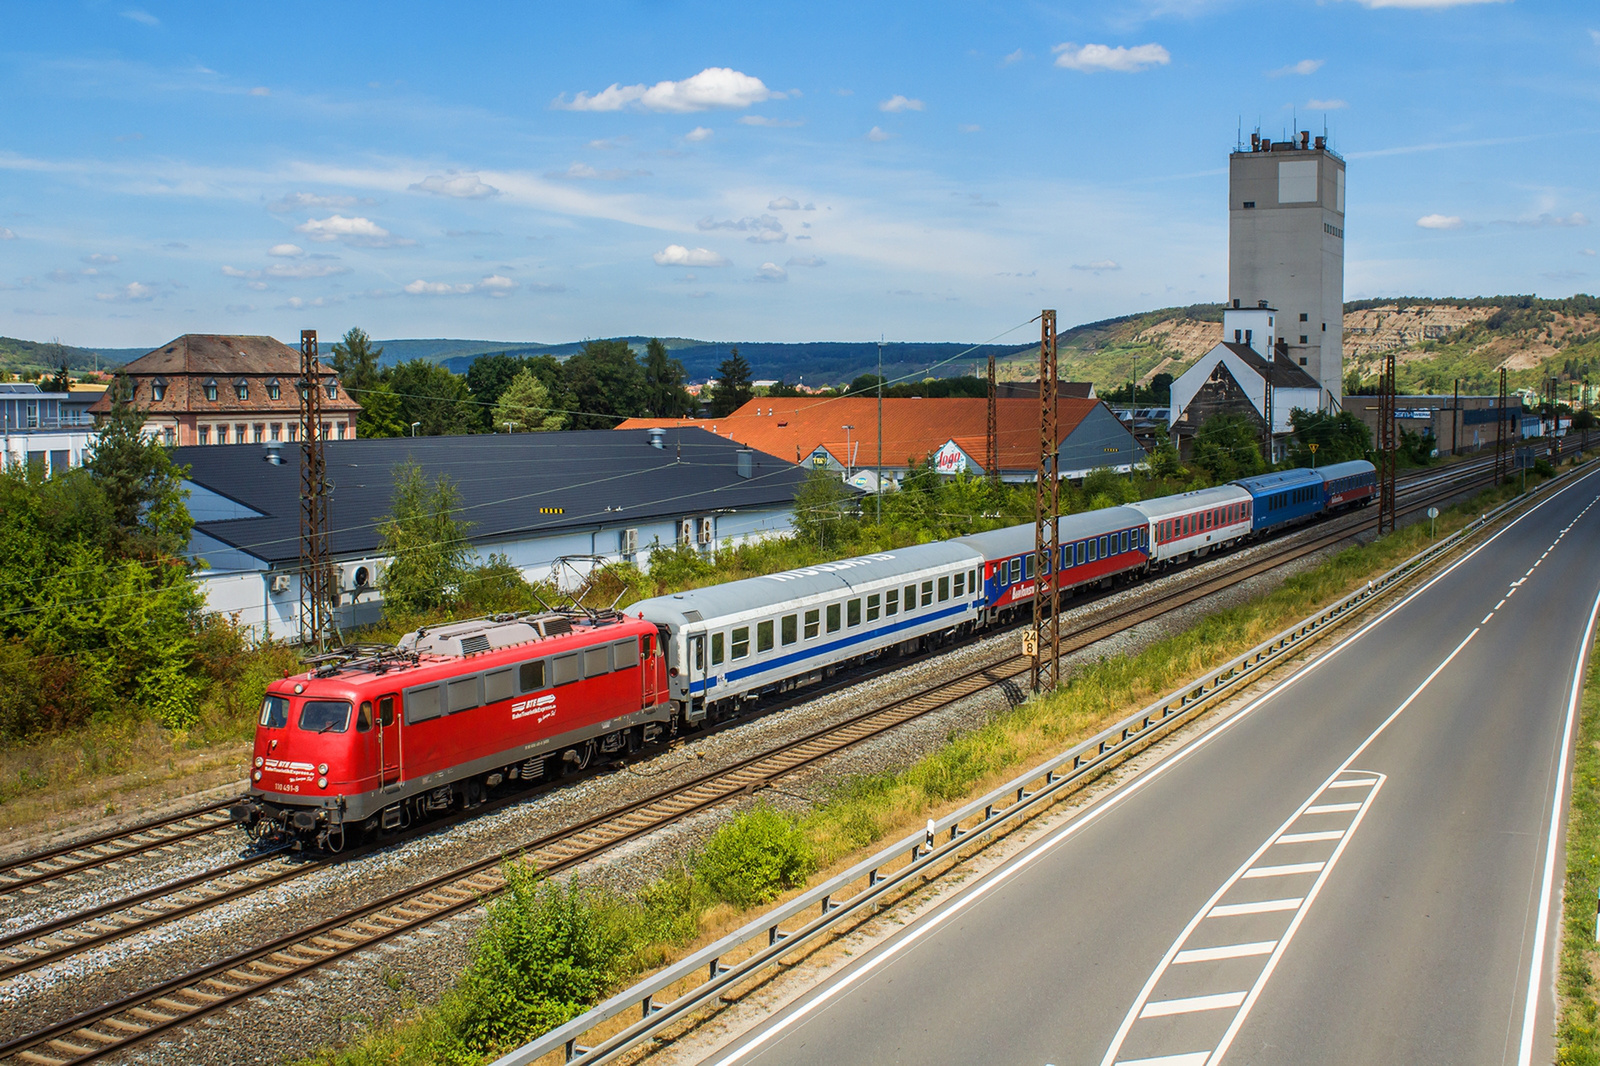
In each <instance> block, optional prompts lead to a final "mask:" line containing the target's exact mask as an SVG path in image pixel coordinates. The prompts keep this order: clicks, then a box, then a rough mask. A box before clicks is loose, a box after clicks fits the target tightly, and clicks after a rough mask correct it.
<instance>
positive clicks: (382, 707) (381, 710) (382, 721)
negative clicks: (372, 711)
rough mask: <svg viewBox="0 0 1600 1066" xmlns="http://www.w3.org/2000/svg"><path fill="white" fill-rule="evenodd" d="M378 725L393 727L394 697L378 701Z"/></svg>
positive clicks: (385, 697)
mask: <svg viewBox="0 0 1600 1066" xmlns="http://www.w3.org/2000/svg"><path fill="white" fill-rule="evenodd" d="M378 724H379V725H394V697H393V696H384V697H382V698H381V699H379V700H378Z"/></svg>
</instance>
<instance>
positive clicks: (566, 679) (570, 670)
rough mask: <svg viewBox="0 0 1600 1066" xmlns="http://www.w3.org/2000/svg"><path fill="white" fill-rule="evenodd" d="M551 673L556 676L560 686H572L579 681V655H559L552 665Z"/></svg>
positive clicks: (575, 653) (574, 653) (573, 653)
mask: <svg viewBox="0 0 1600 1066" xmlns="http://www.w3.org/2000/svg"><path fill="white" fill-rule="evenodd" d="M550 672H551V673H552V674H554V675H555V683H556V684H558V685H570V684H571V683H572V682H574V681H576V680H578V653H577V652H572V653H571V654H568V655H557V656H556V657H555V659H554V660H552V661H551V664H550Z"/></svg>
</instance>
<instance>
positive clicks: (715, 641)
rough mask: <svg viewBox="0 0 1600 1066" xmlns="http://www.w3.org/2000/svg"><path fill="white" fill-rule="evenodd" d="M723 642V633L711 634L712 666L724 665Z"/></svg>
mask: <svg viewBox="0 0 1600 1066" xmlns="http://www.w3.org/2000/svg"><path fill="white" fill-rule="evenodd" d="M722 642H723V634H721V633H713V634H711V665H712V666H721V665H722V651H723V644H722Z"/></svg>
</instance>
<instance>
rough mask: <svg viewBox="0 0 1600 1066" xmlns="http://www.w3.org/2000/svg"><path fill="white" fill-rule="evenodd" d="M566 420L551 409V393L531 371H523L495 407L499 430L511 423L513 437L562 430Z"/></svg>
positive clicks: (503, 393)
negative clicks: (514, 435)
mask: <svg viewBox="0 0 1600 1066" xmlns="http://www.w3.org/2000/svg"><path fill="white" fill-rule="evenodd" d="M566 420H567V416H566V415H565V414H564V413H563V412H561V411H552V410H551V409H550V390H549V389H547V388H545V386H544V382H542V381H540V380H539V379H538V377H536V376H535V375H534V373H533V371H531V370H523V371H522V372H521V373H519V374H518V375H517V376H516V377H515V378H513V379H512V380H511V384H510V385H508V386H506V388H505V389H504V390H503V391H502V392H501V393H500V400H499V402H498V403H496V404H495V405H494V425H495V428H496V429H500V428H503V427H504V426H505V424H506V423H507V422H510V423H511V428H512V432H514V433H543V432H547V431H549V430H552V429H560V428H561V427H562V425H564V424H565V423H566Z"/></svg>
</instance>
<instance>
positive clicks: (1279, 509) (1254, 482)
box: [1233, 469, 1326, 533]
mask: <svg viewBox="0 0 1600 1066" xmlns="http://www.w3.org/2000/svg"><path fill="white" fill-rule="evenodd" d="M1233 484H1235V485H1238V486H1239V487H1240V488H1242V489H1244V490H1245V491H1246V492H1248V493H1249V494H1250V497H1251V501H1252V502H1251V524H1250V529H1251V532H1253V533H1263V532H1266V531H1268V530H1272V529H1277V528H1278V527H1280V526H1286V525H1288V524H1289V523H1291V522H1303V521H1305V520H1306V519H1308V518H1315V517H1316V516H1317V515H1319V514H1321V513H1322V509H1323V507H1324V506H1325V503H1326V487H1325V484H1324V482H1323V480H1322V476H1321V475H1320V474H1318V473H1317V472H1316V471H1314V470H1304V469H1301V470H1280V471H1278V472H1277V473H1273V474H1257V475H1256V476H1255V477H1242V478H1239V479H1237V480H1235V481H1234V482H1233Z"/></svg>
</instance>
